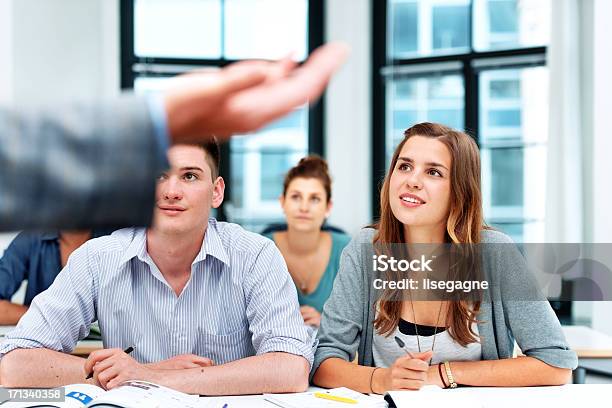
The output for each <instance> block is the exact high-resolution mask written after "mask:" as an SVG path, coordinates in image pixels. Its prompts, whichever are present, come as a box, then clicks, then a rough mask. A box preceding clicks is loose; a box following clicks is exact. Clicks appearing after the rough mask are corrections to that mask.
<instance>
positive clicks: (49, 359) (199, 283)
mask: <svg viewBox="0 0 612 408" xmlns="http://www.w3.org/2000/svg"><path fill="white" fill-rule="evenodd" d="M168 157H169V161H170V163H171V169H170V170H169V171H168V172H167V173H164V174H162V175H161V176H160V177H159V179H158V185H157V197H156V208H155V215H154V223H153V226H152V227H151V228H149V229H146V230H145V229H135V228H127V229H122V230H119V231H116V232H114V233H113V234H112V235H111V236H108V237H102V238H97V239H94V240H91V241H89V242H88V243H86V244H85V245H83V246H82V247H81V248H79V249H78V250H76V251H75V252H74V253H73V255H72V257H71V258H70V260H69V261H68V264H67V265H66V268H64V270H63V271H62V272H61V273H60V274H59V275H58V277H57V279H56V281H55V282H54V284H53V285H52V286H51V287H50V288H49V290H47V291H46V292H44V293H42V294H41V295H39V296H38V297H36V298H35V299H34V301H33V302H32V306H31V307H30V309H29V311H28V312H27V313H26V314H25V315H24V317H23V318H22V319H21V321H20V324H19V326H18V327H17V328H16V330H15V331H13V332H12V333H10V334H9V335H8V336H7V338H6V340H5V341H4V343H2V344H1V345H0V358H1V360H0V381H1V382H2V384H3V385H4V386H58V385H63V384H69V383H82V382H84V381H85V376H86V375H87V373H90V372H93V379H92V380H91V381H94V382H96V383H98V384H100V385H101V386H103V387H105V388H113V387H116V386H117V385H118V384H119V383H121V382H122V381H125V380H128V379H141V380H148V381H151V382H154V383H158V384H162V385H166V386H169V387H171V388H174V389H177V390H180V391H184V392H188V393H195V394H206V395H214V394H252V393H262V392H295V391H302V390H304V389H305V388H306V387H307V386H308V372H309V369H310V365H311V364H312V358H313V353H312V348H311V347H312V340H311V338H310V336H309V334H308V331H307V328H306V327H305V326H304V325H303V323H302V319H301V316H300V313H299V308H298V303H297V296H296V292H295V288H294V286H293V283H292V281H291V278H290V277H289V274H288V272H287V268H286V266H285V263H284V261H283V258H282V256H281V255H280V253H279V252H278V250H277V249H276V246H275V245H274V244H273V243H272V242H271V241H269V240H267V239H265V238H263V237H260V236H258V235H256V234H253V233H250V232H247V231H245V230H243V229H242V228H241V227H239V226H238V225H234V224H228V223H221V222H217V221H216V220H215V219H213V218H210V219H209V218H208V216H209V213H210V209H211V207H212V208H217V207H219V205H220V204H221V202H222V201H223V194H224V189H225V185H224V181H223V179H222V178H221V177H219V176H218V166H219V150H218V146H217V145H216V144H215V143H212V144H207V145H204V146H188V145H176V146H173V147H172V148H171V149H170V150H169V152H168ZM96 319H98V321H99V323H100V329H101V331H102V333H103V341H104V346H105V348H106V349H105V350H100V351H97V352H94V353H92V354H91V355H90V356H89V358H88V359H87V360H84V359H82V358H78V357H75V356H71V355H68V354H64V353H67V352H70V351H72V350H73V348H74V347H75V345H76V343H77V341H78V340H79V339H82V338H83V337H85V336H86V335H87V332H88V330H89V325H90V324H91V322H93V321H95V320H96ZM127 347H133V348H134V352H133V353H131V354H130V355H127V354H125V353H124V352H123V351H122V350H123V349H125V348H127Z"/></svg>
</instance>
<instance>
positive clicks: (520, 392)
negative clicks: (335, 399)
mask: <svg viewBox="0 0 612 408" xmlns="http://www.w3.org/2000/svg"><path fill="white" fill-rule="evenodd" d="M313 390H314V389H313V388H311V389H309V391H313ZM419 392H427V391H419ZM439 392H442V393H445V394H451V395H452V394H453V393H455V394H464V395H465V396H466V397H467V398H469V400H471V401H473V402H474V403H475V404H471V405H470V408H478V407H479V406H481V407H485V408H489V407H491V408H493V407H494V408H517V407H523V408H528V407H547V406H554V407H555V408H560V407H562V408H563V407H567V408H578V407H580V406H583V405H585V404H588V405H589V406H599V405H600V404H603V405H601V406H604V405H606V404H605V403H604V401H608V400H609V398H610V395H612V384H568V385H564V386H561V387H523V388H501V387H466V388H458V389H455V390H450V389H447V390H441V391H439ZM439 392H436V393H439ZM377 397H379V398H381V399H382V396H377ZM419 399H420V398H419ZM433 399H434V398H432V401H431V402H432V404H430V405H429V406H432V407H437V405H436V404H435V403H433V402H434V401H433ZM200 400H201V401H202V406H207V405H209V404H210V406H216V405H218V406H223V404H225V403H227V404H228V407H229V408H274V407H277V406H276V405H274V404H272V403H270V402H267V401H265V400H264V397H263V396H262V395H249V396H233V397H202V398H200ZM212 403H217V404H214V405H213V404H212ZM219 404H220V405H219ZM328 406H329V407H331V405H326V403H325V402H323V401H322V402H321V407H328ZM338 406H339V405H334V407H338ZM346 406H347V407H349V405H346ZM277 408H278V407H277ZM455 408H459V407H457V406H455Z"/></svg>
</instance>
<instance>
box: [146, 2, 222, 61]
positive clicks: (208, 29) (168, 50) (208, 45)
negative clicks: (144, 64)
mask: <svg viewBox="0 0 612 408" xmlns="http://www.w3.org/2000/svg"><path fill="white" fill-rule="evenodd" d="M134 53H135V54H136V55H137V56H141V57H146V56H151V57H169V58H220V57H221V0H172V1H167V0H136V1H135V3H134Z"/></svg>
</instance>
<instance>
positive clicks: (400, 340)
mask: <svg viewBox="0 0 612 408" xmlns="http://www.w3.org/2000/svg"><path fill="white" fill-rule="evenodd" d="M394 338H395V342H396V343H397V345H398V346H400V348H401V349H402V350H404V351H405V352H406V354H408V356H409V357H410V358H415V357H414V355H413V354H412V353H411V352H410V351H408V349H407V348H406V344H404V342H403V341H402V339H400V338H399V337H397V336H395V337H394Z"/></svg>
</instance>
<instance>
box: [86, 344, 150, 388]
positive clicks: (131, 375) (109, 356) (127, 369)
mask: <svg viewBox="0 0 612 408" xmlns="http://www.w3.org/2000/svg"><path fill="white" fill-rule="evenodd" d="M92 371H93V378H94V380H95V382H96V383H97V384H100V386H101V387H102V388H104V389H106V390H110V389H111V388H114V387H117V386H118V385H119V384H121V383H122V382H124V381H128V380H144V381H151V382H155V378H156V376H155V374H156V373H155V371H156V370H155V369H153V368H150V367H147V366H146V365H145V364H140V363H139V362H138V361H136V360H134V359H133V358H132V357H130V356H129V355H127V354H126V353H124V352H123V350H121V349H118V348H113V349H104V350H97V351H94V352H93V353H91V354H90V355H89V357H88V358H87V360H85V373H86V374H89V373H91V372H92Z"/></svg>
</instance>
